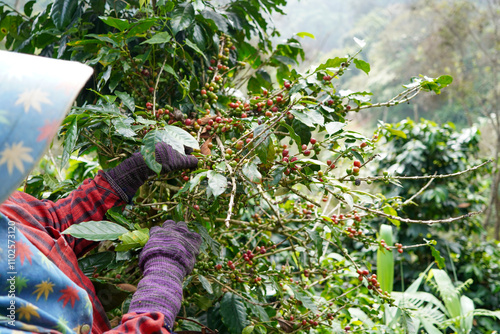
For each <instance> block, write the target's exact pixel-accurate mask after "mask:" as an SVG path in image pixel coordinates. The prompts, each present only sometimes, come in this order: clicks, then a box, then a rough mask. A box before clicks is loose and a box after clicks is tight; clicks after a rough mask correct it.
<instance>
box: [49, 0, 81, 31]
mask: <svg viewBox="0 0 500 334" xmlns="http://www.w3.org/2000/svg"><path fill="white" fill-rule="evenodd" d="M77 8H78V1H76V0H55V1H54V3H53V4H52V10H51V12H50V17H51V18H52V21H53V22H54V25H55V26H56V28H57V29H59V30H64V29H65V28H66V27H67V26H68V25H69V24H70V22H71V20H72V18H73V15H74V14H75V12H76V10H77Z"/></svg>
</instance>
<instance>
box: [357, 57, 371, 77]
mask: <svg viewBox="0 0 500 334" xmlns="http://www.w3.org/2000/svg"><path fill="white" fill-rule="evenodd" d="M353 63H354V64H355V65H356V68H358V69H360V70H361V71H363V72H365V73H366V74H368V73H370V64H369V63H367V62H366V61H364V60H361V59H354V60H353Z"/></svg>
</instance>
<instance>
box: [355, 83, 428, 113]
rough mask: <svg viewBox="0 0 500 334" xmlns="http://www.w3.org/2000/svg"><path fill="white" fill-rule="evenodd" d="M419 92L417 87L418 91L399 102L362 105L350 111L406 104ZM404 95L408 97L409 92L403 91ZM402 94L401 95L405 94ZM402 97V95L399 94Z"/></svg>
mask: <svg viewBox="0 0 500 334" xmlns="http://www.w3.org/2000/svg"><path fill="white" fill-rule="evenodd" d="M420 91H421V88H420V87H419V89H418V90H417V91H416V92H415V93H414V94H413V95H411V96H408V97H406V98H404V99H401V100H398V101H394V102H383V103H375V104H370V105H364V106H360V107H358V108H355V109H352V110H353V111H358V110H362V109H369V108H379V107H392V106H396V105H398V104H400V103H405V102H408V101H410V100H412V99H413V98H415V97H416V96H417V95H418V93H420ZM405 92H406V94H403V95H408V94H410V92H411V90H408V91H405ZM405 92H403V93H405ZM400 95H402V94H400ZM398 96H399V95H398Z"/></svg>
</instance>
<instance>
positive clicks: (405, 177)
mask: <svg viewBox="0 0 500 334" xmlns="http://www.w3.org/2000/svg"><path fill="white" fill-rule="evenodd" d="M491 162H493V159H490V160H487V161H485V162H483V163H482V164H479V165H476V166H473V167H470V168H467V169H465V170H463V171H460V172H457V173H452V174H438V175H435V174H434V175H419V176H391V177H390V178H391V179H394V180H424V179H445V178H448V177H455V176H459V175H462V174H465V173H468V172H471V171H474V170H476V169H479V168H481V167H483V166H484V165H486V164H489V163H491ZM387 178H388V177H387V176H371V177H365V178H360V180H361V181H378V180H386V179H387Z"/></svg>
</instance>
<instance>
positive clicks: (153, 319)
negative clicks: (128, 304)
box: [106, 312, 170, 334]
mask: <svg viewBox="0 0 500 334" xmlns="http://www.w3.org/2000/svg"><path fill="white" fill-rule="evenodd" d="M129 333H130V334H131V333H134V334H170V332H169V331H168V330H167V329H166V327H165V317H164V315H163V314H162V313H159V312H150V313H142V314H138V313H128V314H125V315H124V316H123V317H122V321H121V324H120V325H119V326H118V327H115V328H113V329H112V330H110V331H107V332H106V334H129Z"/></svg>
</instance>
